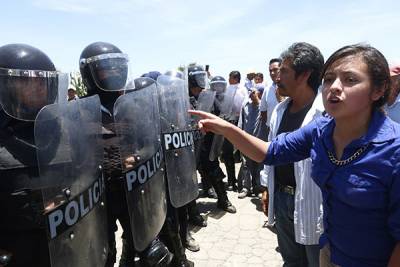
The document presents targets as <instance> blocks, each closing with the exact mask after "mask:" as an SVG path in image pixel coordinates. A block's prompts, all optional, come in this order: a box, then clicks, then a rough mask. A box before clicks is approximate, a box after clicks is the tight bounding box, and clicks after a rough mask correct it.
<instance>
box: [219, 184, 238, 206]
mask: <svg viewBox="0 0 400 267" xmlns="http://www.w3.org/2000/svg"><path fill="white" fill-rule="evenodd" d="M215 191H216V193H217V195H218V201H217V207H218V208H220V209H222V210H224V211H226V212H229V213H236V208H235V206H233V205H232V203H231V202H230V201H229V199H228V196H227V194H226V190H225V187H224V183H223V182H222V180H219V181H218V182H217V183H216V185H215Z"/></svg>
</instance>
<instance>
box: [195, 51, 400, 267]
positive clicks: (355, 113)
mask: <svg viewBox="0 0 400 267" xmlns="http://www.w3.org/2000/svg"><path fill="white" fill-rule="evenodd" d="M322 78H323V92H322V93H323V100H324V106H325V109H326V112H327V114H328V115H329V116H326V117H322V118H320V119H317V120H315V121H313V122H311V123H310V124H308V125H307V126H305V127H303V128H301V129H299V130H297V131H295V132H292V133H289V134H282V135H279V136H278V137H277V138H276V139H274V140H273V141H272V142H269V143H266V142H263V141H261V140H259V139H257V138H255V137H253V136H250V135H248V134H246V133H244V132H243V131H242V130H240V129H238V128H236V127H234V126H233V125H230V124H228V123H225V122H224V121H222V120H220V119H218V118H217V117H215V116H213V115H210V114H207V113H202V112H194V111H191V113H192V114H195V115H199V116H201V117H202V120H200V122H199V127H200V128H201V129H202V130H203V131H212V132H215V133H217V134H223V135H224V136H225V137H226V138H227V139H229V140H230V141H231V142H232V143H233V144H234V145H235V146H236V147H237V148H238V149H239V150H240V151H242V153H244V154H246V155H247V156H249V157H250V158H253V159H254V160H256V161H259V162H262V161H264V164H268V165H280V164H287V163H290V162H296V161H299V160H303V159H305V158H308V157H310V158H311V160H312V162H313V168H312V178H313V179H314V181H315V182H316V184H318V186H319V187H320V188H321V191H322V195H323V204H324V229H325V232H324V234H323V235H322V236H321V239H320V245H321V248H322V250H321V253H320V254H321V255H320V260H321V267H324V266H337V265H338V266H341V267H350V266H351V267H366V266H374V267H375V266H377V267H378V266H379V267H381V266H382V267H383V266H389V267H395V266H396V267H398V266H400V243H399V241H400V160H399V159H400V138H399V137H400V125H398V124H396V123H394V122H393V121H391V120H390V119H389V118H387V117H386V115H385V114H384V113H383V112H382V110H381V107H382V105H384V104H385V102H386V99H387V96H388V94H389V90H390V89H389V88H390V75H389V67H388V64H387V61H386V59H385V57H384V56H383V55H382V54H381V53H380V52H379V51H378V50H376V49H375V48H373V47H371V46H368V45H362V44H358V45H351V46H346V47H343V48H341V49H339V50H338V51H336V52H335V53H334V54H333V55H332V56H331V57H330V58H329V59H328V60H327V62H326V63H325V66H324V70H323V73H322Z"/></svg>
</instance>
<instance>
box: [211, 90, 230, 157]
mask: <svg viewBox="0 0 400 267" xmlns="http://www.w3.org/2000/svg"><path fill="white" fill-rule="evenodd" d="M235 94H236V90H226V91H225V92H224V94H221V95H218V96H216V98H215V106H216V108H217V109H218V111H219V116H220V117H221V118H222V119H225V120H228V119H229V117H230V116H231V115H232V109H233V103H234V99H235ZM224 139H225V138H224V136H222V135H218V134H215V135H214V137H213V142H212V144H211V149H210V154H209V156H208V158H209V160H211V161H214V160H215V159H217V158H218V157H219V155H220V154H221V150H222V145H223V144H224Z"/></svg>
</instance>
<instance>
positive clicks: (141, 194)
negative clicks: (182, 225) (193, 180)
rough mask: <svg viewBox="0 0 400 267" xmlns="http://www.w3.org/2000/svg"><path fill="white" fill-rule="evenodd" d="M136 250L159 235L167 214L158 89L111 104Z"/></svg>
mask: <svg viewBox="0 0 400 267" xmlns="http://www.w3.org/2000/svg"><path fill="white" fill-rule="evenodd" d="M114 120H115V125H116V132H117V135H118V138H119V144H120V153H121V159H122V166H123V170H124V176H125V177H124V178H125V192H126V199H127V202H128V209H129V215H130V223H131V228H132V235H133V241H134V242H133V243H134V246H135V249H136V250H138V251H143V250H144V249H145V248H146V247H147V246H148V245H149V244H150V242H151V241H152V240H153V239H155V238H156V236H157V234H158V233H159V232H160V230H161V228H162V226H163V223H164V220H165V217H166V212H167V206H166V203H167V202H166V184H165V180H164V160H163V153H162V146H161V139H160V113H159V107H158V94H157V86H156V84H155V83H153V84H151V85H149V86H148V87H146V88H143V89H140V90H136V91H133V92H130V93H128V94H126V95H123V96H120V97H119V98H118V99H117V101H116V102H115V105H114Z"/></svg>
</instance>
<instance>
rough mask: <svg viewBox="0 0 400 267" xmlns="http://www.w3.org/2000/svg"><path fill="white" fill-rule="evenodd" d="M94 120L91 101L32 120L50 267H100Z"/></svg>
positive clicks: (102, 226) (103, 232) (103, 227)
mask: <svg viewBox="0 0 400 267" xmlns="http://www.w3.org/2000/svg"><path fill="white" fill-rule="evenodd" d="M100 116H101V115H100V101H99V98H98V97H97V96H92V97H88V98H84V99H79V100H77V101H72V102H69V103H68V104H64V105H59V104H52V105H49V106H46V107H44V108H43V109H42V110H41V111H40V112H39V114H38V116H37V118H36V120H35V143H36V146H37V157H38V166H39V175H40V179H41V180H42V184H43V185H45V186H44V187H43V188H42V196H43V203H44V213H43V214H44V217H45V220H46V225H47V230H48V246H49V254H50V260H51V265H52V266H104V264H105V261H106V257H107V251H108V245H107V244H108V242H107V223H106V222H107V216H106V207H105V202H104V199H105V194H104V193H105V188H104V180H103V177H102V175H101V166H100V164H101V162H102V153H103V151H102V144H101V117H100ZM46 185H47V186H46Z"/></svg>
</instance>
